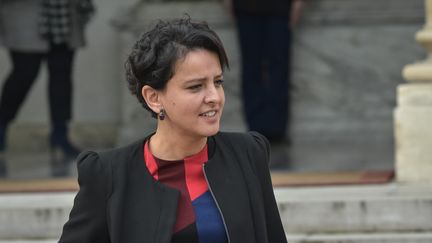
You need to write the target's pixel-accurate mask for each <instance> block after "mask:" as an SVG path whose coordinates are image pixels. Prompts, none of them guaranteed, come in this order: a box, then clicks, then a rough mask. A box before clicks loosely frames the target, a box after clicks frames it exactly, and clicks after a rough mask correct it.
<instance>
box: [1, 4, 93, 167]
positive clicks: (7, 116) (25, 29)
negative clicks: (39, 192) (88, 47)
mask: <svg viewBox="0 0 432 243" xmlns="http://www.w3.org/2000/svg"><path fill="white" fill-rule="evenodd" d="M93 12H94V8H93V5H92V2H91V1H90V0H63V1H51V0H14V1H11V0H0V42H1V44H2V45H3V46H4V47H5V48H7V49H8V53H9V57H10V60H11V64H12V70H11V72H10V73H9V75H8V76H7V77H6V80H5V83H4V85H3V89H2V93H1V97H0V154H1V153H3V151H4V150H5V149H6V141H7V136H6V135H7V129H8V127H9V125H10V123H11V122H12V121H13V120H14V119H15V117H16V115H17V113H18V111H19V108H20V107H21V105H22V103H23V102H24V100H25V98H26V96H27V94H28V92H29V91H30V88H31V87H32V85H33V83H34V81H35V80H36V77H37V75H38V72H39V69H40V67H41V64H42V62H44V61H46V63H47V67H48V74H49V82H48V95H49V108H50V109H49V110H50V120H51V133H50V141H49V142H50V145H51V148H52V152H53V155H56V156H55V157H56V158H54V159H58V158H57V157H59V156H60V157H63V156H67V157H76V156H77V155H78V153H79V150H78V149H77V148H76V147H75V146H74V145H73V144H72V143H71V142H70V141H69V138H68V123H69V121H70V119H71V117H72V71H73V60H74V56H75V52H76V50H77V49H78V48H81V47H83V46H84V45H85V42H84V30H85V27H86V25H87V23H88V21H89V18H90V17H91V16H92V14H93ZM62 155H63V156H62Z"/></svg>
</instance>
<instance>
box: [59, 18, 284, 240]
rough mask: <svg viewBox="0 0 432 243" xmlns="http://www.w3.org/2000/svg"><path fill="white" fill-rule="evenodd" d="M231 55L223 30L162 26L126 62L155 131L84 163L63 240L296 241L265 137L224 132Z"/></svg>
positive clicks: (180, 23) (90, 155)
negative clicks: (283, 216)
mask: <svg viewBox="0 0 432 243" xmlns="http://www.w3.org/2000/svg"><path fill="white" fill-rule="evenodd" d="M227 66H228V59H227V56H226V53H225V50H224V48H223V45H222V43H221V41H220V40H219V38H218V37H217V35H216V34H215V32H213V31H212V30H210V29H209V28H208V26H207V25H206V24H205V23H194V22H192V21H191V20H190V19H180V20H173V21H168V22H163V21H160V22H159V23H158V24H157V25H156V26H155V27H154V28H153V29H151V30H150V31H148V32H146V33H144V34H143V35H142V36H141V38H140V39H139V40H138V42H137V43H136V44H135V46H134V48H133V51H132V53H131V55H130V56H129V58H128V60H127V62H126V72H127V81H128V85H129V89H130V91H131V92H132V93H133V94H134V95H136V96H137V98H138V100H139V101H140V103H141V104H142V105H143V106H144V108H145V109H147V110H148V111H150V112H151V113H152V114H153V116H154V117H155V118H157V119H158V122H157V129H156V132H155V133H154V134H151V135H149V136H148V137H146V138H145V139H143V140H140V141H138V142H136V143H134V144H131V145H128V146H126V147H122V148H118V149H114V150H110V151H107V152H102V153H95V152H87V153H83V154H81V155H80V156H79V158H78V170H79V179H78V181H79V184H80V191H79V192H78V194H77V196H76V199H75V204H74V207H73V209H72V211H71V214H70V219H69V221H68V222H67V223H66V224H65V226H64V229H63V234H62V237H61V239H60V243H69V242H80V243H82V242H92V243H97V242H113V243H133V242H137V243H138V242H139V243H143V242H151V243H169V242H188V243H189V242H200V243H226V242H231V243H244V242H247V243H254V242H256V243H266V242H269V243H280V242H286V238H285V234H284V230H283V228H282V224H281V220H280V217H279V213H278V209H277V205H276V202H275V198H274V195H273V190H272V184H271V179H270V175H269V171H268V167H267V163H268V159H269V158H268V156H269V154H268V152H269V145H268V142H267V140H266V139H265V138H264V137H263V136H261V135H259V134H257V133H249V134H240V133H223V132H219V122H220V117H221V114H222V110H223V107H224V102H225V97H224V90H223V87H222V78H223V69H224V68H225V67H227Z"/></svg>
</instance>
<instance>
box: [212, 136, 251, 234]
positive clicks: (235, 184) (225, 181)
mask: <svg viewBox="0 0 432 243" xmlns="http://www.w3.org/2000/svg"><path fill="white" fill-rule="evenodd" d="M212 143H214V149H213V145H212ZM209 151H210V152H209V157H211V158H210V160H209V161H208V162H207V163H206V165H205V167H204V172H205V175H206V178H207V180H208V183H209V189H210V190H211V192H212V194H213V195H214V197H215V200H216V203H217V204H218V206H219V208H220V211H221V213H222V217H223V219H224V222H225V224H226V227H227V231H228V232H227V233H228V236H229V238H230V242H231V243H234V242H248V243H254V242H255V239H254V236H253V232H254V227H253V219H252V215H251V207H250V201H249V196H248V190H247V186H246V184H245V180H244V178H243V174H242V171H241V170H240V168H239V164H238V161H236V160H238V159H241V158H238V157H237V156H236V154H235V153H233V151H232V150H231V149H230V148H229V146H226V144H224V143H223V142H222V141H221V140H220V139H214V141H209ZM210 153H213V154H212V155H211V154H210Z"/></svg>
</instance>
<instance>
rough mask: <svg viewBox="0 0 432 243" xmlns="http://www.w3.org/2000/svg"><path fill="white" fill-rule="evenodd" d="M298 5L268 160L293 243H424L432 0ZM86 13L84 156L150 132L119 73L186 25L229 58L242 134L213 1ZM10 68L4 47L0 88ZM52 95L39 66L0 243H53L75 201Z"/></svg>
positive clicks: (231, 114) (0, 163)
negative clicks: (171, 28)
mask: <svg viewBox="0 0 432 243" xmlns="http://www.w3.org/2000/svg"><path fill="white" fill-rule="evenodd" d="M11 1H16V2H18V0H0V11H1V10H2V9H1V8H2V6H4V5H3V4H5V3H6V2H9V3H10V2H11ZM251 1H252V0H251ZM303 2H304V5H303V7H302V10H301V14H300V16H299V19H298V23H297V24H296V26H295V28H293V29H292V41H291V43H290V46H291V48H290V49H291V54H290V55H291V63H290V65H289V66H288V67H287V69H288V70H289V71H290V74H291V75H290V79H289V80H290V81H289V87H288V90H287V91H288V92H289V94H290V97H291V99H290V101H291V102H290V104H289V111H290V119H289V129H287V131H286V134H283V135H284V136H283V137H284V138H285V139H284V140H282V141H279V142H272V144H271V150H272V151H271V152H272V157H271V161H270V168H271V170H272V177H273V184H274V185H275V194H276V198H277V201H278V204H279V210H280V212H281V216H282V221H283V224H284V227H285V230H286V232H287V236H288V238H289V241H290V243H317V242H320V243H341V242H342V243H345V242H346V243H365V242H368V243H369V242H373V243H388V242H392V243H406V242H408V243H430V242H432V233H431V232H432V191H431V188H432V187H431V186H430V185H431V183H432V179H431V178H432V177H431V176H430V175H431V173H432V160H431V158H432V156H430V148H431V146H432V129H430V124H432V115H431V114H432V109H431V107H432V95H431V94H432V85H431V83H430V82H431V81H432V73H431V72H430V70H432V59H430V53H432V44H431V43H432V37H431V36H432V34H431V32H432V19H431V17H432V0H409V1H407V0H380V1H376V0H362V1H359V0H303ZM93 4H94V6H95V9H96V12H95V15H94V16H93V18H92V19H91V21H90V22H89V24H88V27H87V29H86V32H85V33H86V34H85V36H86V40H87V41H86V44H87V45H86V47H85V48H83V49H79V50H78V51H77V53H76V59H75V63H74V68H73V115H72V117H73V118H72V120H71V122H70V130H69V136H70V140H71V142H72V143H73V144H74V145H76V146H77V147H78V148H79V149H80V150H96V151H100V150H104V149H109V148H112V147H115V146H121V145H125V144H127V143H129V142H132V141H135V140H137V139H139V138H142V137H143V136H145V135H146V134H148V133H149V132H151V131H153V129H154V126H155V121H154V119H152V118H151V117H150V115H149V114H148V112H146V111H145V110H144V109H143V108H141V106H140V105H139V104H138V102H137V101H136V99H135V98H134V97H133V96H131V95H130V94H129V92H128V91H127V88H126V82H125V78H124V69H123V63H124V62H125V59H126V56H127V54H128V53H129V51H130V50H131V47H132V45H133V43H134V41H135V40H136V39H137V36H138V35H139V34H140V33H141V32H143V31H144V30H145V29H146V28H147V27H148V26H149V25H151V24H153V23H154V22H155V21H156V20H157V19H165V18H173V17H182V16H184V14H185V13H187V14H188V15H190V16H191V18H192V19H194V20H205V21H207V22H208V24H209V25H210V27H211V28H213V29H214V30H215V31H216V32H217V33H218V35H219V36H220V37H221V39H222V41H223V43H224V45H225V48H226V50H227V53H228V56H229V59H230V67H231V68H230V70H227V72H226V73H225V74H224V80H225V82H224V88H225V94H226V105H225V110H224V116H223V121H222V129H221V130H224V131H247V130H248V126H247V125H246V124H247V122H246V121H245V118H244V114H243V103H242V98H243V97H242V92H241V88H240V87H241V65H242V62H243V60H242V57H241V51H240V49H241V46H240V41H239V38H238V26H237V25H236V18H235V16H233V14H232V12H230V11H229V10H228V9H227V8H226V6H225V5H224V4H223V2H222V0H184V1H180V0H176V1H175V0H171V1H163V0H153V1H152V0H141V1H139V0H123V1H117V0H93ZM0 21H3V20H2V19H0ZM0 24H1V22H0ZM0 30H1V29H0ZM280 44H281V45H282V44H283V43H280ZM422 46H423V47H422ZM425 49H426V50H425ZM409 64H413V65H409ZM10 69H11V63H10V60H9V57H8V50H7V49H5V48H0V80H2V81H3V82H4V79H5V78H6V77H7V75H8V74H9V72H10ZM47 85H48V83H47V67H46V65H45V64H43V66H42V68H41V70H40V72H39V74H38V77H37V80H36V82H35V84H34V85H33V87H32V88H31V90H30V93H29V94H28V96H27V97H26V99H25V101H24V104H23V106H22V107H21V109H20V111H19V113H18V115H17V118H16V119H15V120H14V122H13V123H12V124H11V125H10V129H9V135H8V138H7V144H8V148H7V149H6V150H5V151H4V152H3V153H0V175H1V178H0V243H11V242H15V243H17V242H20V243H36V242H38V243H48V242H49V243H52V242H56V239H57V237H58V236H59V234H60V231H61V226H62V225H63V223H64V222H65V221H66V220H67V217H68V213H69V211H70V208H71V206H72V200H73V197H74V195H75V193H76V191H77V189H78V186H77V183H76V176H77V175H76V169H75V167H76V164H75V162H74V159H73V158H69V157H67V158H66V157H65V158H61V156H60V159H58V158H57V157H56V156H53V153H52V151H51V148H50V144H49V133H50V124H49V123H50V119H49V110H48V99H47ZM1 87H2V86H1V85H0V88H1ZM252 98H254V97H252ZM257 98H260V97H257ZM281 106H282V105H281ZM256 112H258V113H259V112H261V111H260V110H257V111H256ZM269 119H272V118H269ZM23 225H25V226H26V227H22V226H23Z"/></svg>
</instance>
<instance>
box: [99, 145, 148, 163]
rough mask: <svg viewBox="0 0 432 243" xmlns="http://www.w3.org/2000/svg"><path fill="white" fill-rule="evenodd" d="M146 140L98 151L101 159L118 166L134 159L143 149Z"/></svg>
mask: <svg viewBox="0 0 432 243" xmlns="http://www.w3.org/2000/svg"><path fill="white" fill-rule="evenodd" d="M143 146H144V140H143V139H141V140H139V141H136V142H133V143H131V144H128V145H125V146H121V147H117V148H112V149H108V150H104V151H100V152H98V155H99V156H100V158H101V160H103V161H104V162H108V163H110V164H111V165H112V166H114V167H115V166H118V164H119V163H123V162H124V161H127V160H130V159H132V158H133V157H134V156H137V154H138V153H140V152H141V151H142V150H143Z"/></svg>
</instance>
